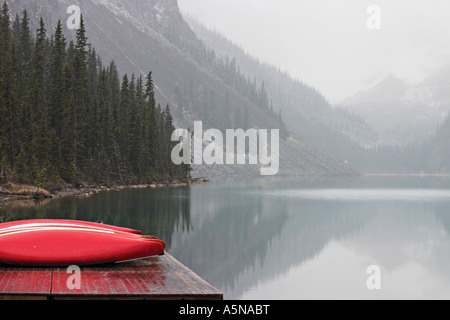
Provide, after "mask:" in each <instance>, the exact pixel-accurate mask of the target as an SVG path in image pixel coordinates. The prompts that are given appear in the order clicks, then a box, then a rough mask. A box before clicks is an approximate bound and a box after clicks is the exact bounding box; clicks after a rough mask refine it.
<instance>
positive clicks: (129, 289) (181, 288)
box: [0, 253, 223, 300]
mask: <svg viewBox="0 0 450 320" xmlns="http://www.w3.org/2000/svg"><path fill="white" fill-rule="evenodd" d="M72 275H73V274H72V273H67V268H20V267H5V266H0V300H1V299H54V300H58V299H70V300H75V299H98V300H101V299H108V300H109V299H136V300H137V299H165V300H166V299H167V300H169V299H192V300H196V299H199V300H207V299H211V300H221V299H223V294H222V293H221V292H220V291H218V290H217V289H216V288H214V287H213V286H211V285H210V284H209V283H207V282H206V281H204V280H203V279H201V278H200V277H199V276H198V275H197V274H195V273H194V272H193V271H192V270H190V269H189V268H187V267H186V266H184V265H183V264H181V263H180V262H179V261H178V260H176V259H175V258H174V257H172V256H171V255H170V254H167V253H166V254H165V255H163V256H158V257H152V258H149V259H144V260H138V261H133V262H126V263H121V264H113V265H104V266H95V267H94V266H93V267H81V272H80V276H81V278H80V280H81V281H80V289H69V287H68V285H67V282H68V280H69V277H71V276H72Z"/></svg>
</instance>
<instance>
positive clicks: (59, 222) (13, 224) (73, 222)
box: [0, 219, 142, 234]
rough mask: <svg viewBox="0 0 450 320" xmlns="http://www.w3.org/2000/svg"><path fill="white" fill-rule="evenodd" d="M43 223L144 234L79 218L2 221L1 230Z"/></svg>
mask: <svg viewBox="0 0 450 320" xmlns="http://www.w3.org/2000/svg"><path fill="white" fill-rule="evenodd" d="M41 224H44V225H64V226H67V225H71V226H79V227H93V228H106V229H111V230H117V231H123V232H128V233H135V234H142V232H141V231H139V230H134V229H130V228H123V227H116V226H112V225H108V224H103V223H98V222H89V221H79V220H66V219H32V220H21V221H12V222H5V223H0V230H2V229H4V228H8V227H16V226H23V225H29V226H39V225H41Z"/></svg>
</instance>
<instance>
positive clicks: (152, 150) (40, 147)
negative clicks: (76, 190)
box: [0, 2, 191, 187]
mask: <svg viewBox="0 0 450 320" xmlns="http://www.w3.org/2000/svg"><path fill="white" fill-rule="evenodd" d="M74 32H75V30H74ZM149 59H151V57H149ZM173 130H174V125H173V119H172V115H171V112H170V108H169V106H168V105H167V106H165V107H161V106H160V105H159V104H157V103H156V101H155V94H154V83H153V80H152V73H151V72H149V73H148V75H147V76H146V77H143V76H141V75H139V76H135V75H134V74H132V75H131V76H130V75H127V74H125V75H123V77H121V79H120V78H119V73H118V71H117V67H116V65H115V64H114V62H110V63H109V64H107V65H104V64H103V62H102V60H101V58H100V57H99V56H98V55H97V53H96V51H95V49H94V48H93V47H92V46H91V45H90V44H89V43H88V39H87V37H86V27H85V25H84V21H83V19H81V22H80V27H79V28H78V29H77V30H76V41H70V42H67V40H66V39H65V37H64V34H63V28H62V24H61V22H60V21H59V22H58V25H57V27H56V28H55V30H54V32H53V33H51V32H50V31H49V30H46V25H45V23H44V21H43V19H42V18H41V20H40V27H39V29H38V30H37V31H36V33H35V35H33V32H32V30H31V29H30V24H29V16H28V13H27V12H26V11H24V12H23V14H22V16H21V17H19V16H16V17H15V18H14V19H10V16H9V10H8V6H7V4H6V2H5V3H4V4H3V7H2V10H1V12H0V184H5V183H8V182H15V183H23V184H31V185H36V186H44V187H58V186H61V185H67V184H69V185H75V186H77V185H80V186H81V185H92V184H99V185H130V184H145V183H154V182H161V181H166V182H167V181H171V180H186V179H187V178H188V177H189V175H190V170H191V168H190V167H189V166H187V165H179V166H176V165H174V164H173V163H172V161H171V158H170V154H171V149H172V146H173V142H171V134H172V132H173Z"/></svg>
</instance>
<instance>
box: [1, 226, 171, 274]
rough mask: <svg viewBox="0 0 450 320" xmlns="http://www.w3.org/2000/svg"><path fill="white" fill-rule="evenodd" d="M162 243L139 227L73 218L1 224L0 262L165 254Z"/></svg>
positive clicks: (60, 262)
mask: <svg viewBox="0 0 450 320" xmlns="http://www.w3.org/2000/svg"><path fill="white" fill-rule="evenodd" d="M164 249H165V243H164V242H163V241H161V240H159V239H157V238H156V237H152V236H144V235H142V234H140V232H139V231H137V230H133V229H127V228H121V227H115V226H109V225H103V224H98V223H91V222H81V221H74V220H26V221H17V222H8V223H2V224H0V263H4V264H15V265H33V266H65V265H86V264H103V263H113V262H124V261H129V260H136V259H142V258H146V257H150V256H154V255H161V254H164Z"/></svg>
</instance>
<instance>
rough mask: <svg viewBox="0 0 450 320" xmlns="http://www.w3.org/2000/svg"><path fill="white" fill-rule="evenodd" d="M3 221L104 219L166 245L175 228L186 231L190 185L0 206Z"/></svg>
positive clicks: (108, 222) (106, 221) (107, 222)
mask: <svg viewBox="0 0 450 320" xmlns="http://www.w3.org/2000/svg"><path fill="white" fill-rule="evenodd" d="M0 217H1V218H2V220H3V221H4V222H6V221H13V220H24V219H44V218H46V219H74V220H84V221H98V220H100V221H103V222H104V223H106V224H112V225H118V226H123V227H129V228H134V229H138V230H141V231H142V232H143V233H144V234H150V235H154V236H157V237H159V238H161V239H163V240H164V241H165V242H166V244H167V245H168V246H170V244H171V238H172V235H173V234H174V233H175V232H176V231H180V232H185V231H189V229H190V228H192V226H191V222H190V188H158V189H130V190H122V191H108V192H100V193H99V194H97V195H95V196H92V197H89V198H62V199H56V200H53V201H51V202H50V203H47V204H44V205H37V206H32V207H25V208H7V209H2V210H0Z"/></svg>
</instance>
